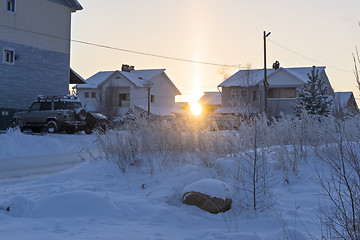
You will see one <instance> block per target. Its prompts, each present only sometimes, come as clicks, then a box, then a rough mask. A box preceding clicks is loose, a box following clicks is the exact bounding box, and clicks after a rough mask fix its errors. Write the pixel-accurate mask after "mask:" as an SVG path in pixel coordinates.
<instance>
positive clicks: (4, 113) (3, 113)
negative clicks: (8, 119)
mask: <svg viewBox="0 0 360 240" xmlns="http://www.w3.org/2000/svg"><path fill="white" fill-rule="evenodd" d="M1 115H2V116H9V112H8V111H2V112H1Z"/></svg>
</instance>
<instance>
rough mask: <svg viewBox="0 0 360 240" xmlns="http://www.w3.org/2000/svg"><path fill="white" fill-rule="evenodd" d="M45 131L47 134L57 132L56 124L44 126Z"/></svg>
mask: <svg viewBox="0 0 360 240" xmlns="http://www.w3.org/2000/svg"><path fill="white" fill-rule="evenodd" d="M46 130H47V132H48V133H56V132H57V131H58V126H57V124H56V122H54V121H50V122H48V123H47V124H46Z"/></svg>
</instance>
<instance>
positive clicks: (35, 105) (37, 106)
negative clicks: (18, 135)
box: [30, 102, 40, 111]
mask: <svg viewBox="0 0 360 240" xmlns="http://www.w3.org/2000/svg"><path fill="white" fill-rule="evenodd" d="M30 111H40V103H39V102H35V103H33V104H32V105H31V107H30Z"/></svg>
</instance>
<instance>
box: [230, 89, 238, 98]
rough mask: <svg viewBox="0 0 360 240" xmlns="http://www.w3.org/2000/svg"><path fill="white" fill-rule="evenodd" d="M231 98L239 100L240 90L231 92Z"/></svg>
mask: <svg viewBox="0 0 360 240" xmlns="http://www.w3.org/2000/svg"><path fill="white" fill-rule="evenodd" d="M231 96H232V97H233V98H238V97H239V91H238V90H231Z"/></svg>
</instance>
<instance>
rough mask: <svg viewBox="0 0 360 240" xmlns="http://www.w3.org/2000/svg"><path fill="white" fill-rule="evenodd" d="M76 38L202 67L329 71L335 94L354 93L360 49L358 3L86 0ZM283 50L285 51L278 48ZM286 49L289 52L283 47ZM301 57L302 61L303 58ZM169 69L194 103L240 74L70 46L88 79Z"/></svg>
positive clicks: (184, 98) (74, 63)
mask: <svg viewBox="0 0 360 240" xmlns="http://www.w3.org/2000/svg"><path fill="white" fill-rule="evenodd" d="M80 3H81V4H82V6H83V7H84V9H83V10H82V11H78V12H76V13H74V14H73V16H72V39H75V40H81V41H86V42H91V43H96V44H102V45H108V46H111V47H115V48H122V49H128V50H132V51H138V52H145V53H150V54H156V55H163V56H169V57H174V58H182V59H189V60H196V61H203V62H211V63H217V64H226V65H239V66H241V67H246V66H248V65H251V67H252V68H263V31H267V32H271V35H270V36H269V37H268V38H267V39H268V41H267V63H268V64H267V66H268V67H271V66H272V63H273V62H275V61H276V60H278V61H279V62H280V65H281V66H282V67H308V66H313V65H317V66H326V67H327V68H326V72H327V75H328V77H329V80H330V82H331V84H332V86H333V88H334V89H335V91H353V92H354V94H355V97H359V95H360V93H359V91H358V90H357V89H356V81H355V78H354V74H353V72H352V71H353V59H352V53H353V52H355V46H358V47H359V49H360V26H359V24H358V21H360V15H359V14H358V13H359V11H360V1H358V0H298V1H293V0H273V1H269V0H252V1H249V0H150V1H149V0H128V1H123V0H102V1H98V0H80ZM278 44H279V45H281V46H282V47H280V46H279V45H278ZM284 47H285V48H286V49H285V48H284ZM293 52H296V53H297V54H300V55H302V56H303V57H302V56H299V55H297V54H295V53H293ZM122 64H129V65H134V66H135V69H154V68H161V69H166V74H167V75H168V76H169V77H170V79H171V80H172V81H173V82H174V84H175V85H176V86H177V87H178V89H179V90H180V91H181V92H182V94H183V96H182V97H179V98H177V101H194V100H197V99H198V98H199V97H201V95H202V93H203V92H204V91H216V90H217V89H216V87H217V85H219V84H220V83H221V82H222V81H223V80H224V78H225V77H226V75H228V76H230V75H232V74H233V73H235V72H236V71H237V70H238V68H226V67H218V66H209V65H202V64H196V63H186V62H180V61H175V60H168V59H161V58H156V57H149V56H143V55H138V54H133V53H126V52H121V51H115V50H110V49H104V48H99V47H94V46H88V45H83V44H80V43H72V45H71V67H72V68H73V69H74V70H75V71H77V72H78V73H79V74H80V75H81V76H82V77H84V78H85V79H86V78H88V77H90V76H92V75H93V74H95V73H96V72H98V71H105V70H118V69H121V65H122Z"/></svg>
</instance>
